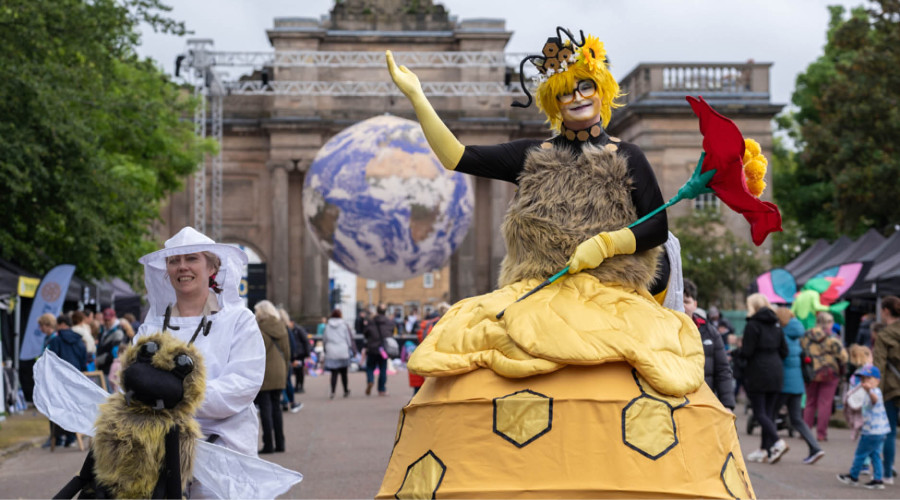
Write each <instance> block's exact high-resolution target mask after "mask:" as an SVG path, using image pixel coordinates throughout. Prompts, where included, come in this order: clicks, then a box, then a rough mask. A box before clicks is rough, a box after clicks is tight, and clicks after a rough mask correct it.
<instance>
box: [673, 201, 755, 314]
mask: <svg viewBox="0 0 900 500" xmlns="http://www.w3.org/2000/svg"><path fill="white" fill-rule="evenodd" d="M672 233H673V234H675V236H676V237H678V240H679V242H680V243H681V266H682V273H683V274H684V277H685V278H689V279H690V280H691V281H693V282H694V283H696V284H697V288H698V289H699V290H698V295H700V297H698V301H699V303H700V304H702V305H704V306H705V305H711V304H719V305H722V306H727V307H731V308H732V309H738V308H740V306H741V301H743V297H744V289H745V288H746V286H747V284H749V283H750V281H751V280H753V279H754V278H756V276H758V275H759V274H760V273H761V272H762V263H760V262H759V260H757V257H756V251H755V250H754V247H753V246H752V245H751V244H750V243H749V242H747V241H746V240H744V239H741V238H738V237H737V236H735V235H734V233H732V232H731V230H729V229H728V228H727V227H726V226H725V224H724V223H723V222H722V215H721V214H720V213H719V211H718V210H695V211H694V213H692V214H691V215H688V216H685V217H679V218H677V219H675V220H674V221H673V223H672Z"/></svg>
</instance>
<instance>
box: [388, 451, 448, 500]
mask: <svg viewBox="0 0 900 500" xmlns="http://www.w3.org/2000/svg"><path fill="white" fill-rule="evenodd" d="M445 472H447V466H445V465H444V463H443V462H441V460H440V459H439V458H438V457H437V455H435V454H434V452H433V451H431V450H428V452H427V453H425V454H424V455H422V456H421V457H420V458H419V459H418V460H416V461H415V462H413V463H412V465H410V466H409V467H408V468H407V469H406V477H404V478H403V484H401V485H400V489H399V490H397V493H396V494H394V496H395V497H396V498H434V497H435V495H436V494H437V490H438V488H440V487H441V481H443V480H444V473H445Z"/></svg>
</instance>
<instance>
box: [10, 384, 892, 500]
mask: <svg viewBox="0 0 900 500" xmlns="http://www.w3.org/2000/svg"><path fill="white" fill-rule="evenodd" d="M388 380H389V382H388V390H389V392H390V395H389V396H387V397H378V396H370V397H366V396H365V394H364V389H365V375H364V374H362V373H351V374H350V383H351V391H352V394H351V396H350V397H349V398H347V399H344V398H342V397H340V388H339V389H338V392H339V394H338V397H337V398H336V399H334V400H329V399H328V386H327V384H328V381H327V378H325V377H317V378H307V384H306V385H307V388H306V389H307V392H306V394H303V395H299V396H301V400H302V401H303V403H304V405H305V406H304V408H303V410H302V411H300V412H299V413H296V414H290V413H285V414H284V417H285V429H286V434H287V452H286V453H279V454H274V455H268V456H266V459H269V460H271V461H274V462H277V463H279V464H281V465H283V466H285V467H288V468H291V469H294V470H297V471H300V472H302V473H303V474H304V476H305V479H304V480H303V481H302V482H301V483H300V484H298V485H296V486H294V488H293V489H291V490H290V491H289V492H288V493H287V495H285V497H286V498H371V497H372V496H373V495H374V494H375V492H376V491H377V490H378V487H379V485H380V483H381V478H382V475H383V474H384V470H385V468H386V466H387V461H388V458H389V455H390V452H391V446H392V443H393V438H394V432H395V430H396V426H397V417H398V411H399V410H400V408H401V407H402V406H403V405H404V404H406V403H407V401H408V399H409V397H410V395H411V392H410V389H409V387H408V386H407V379H406V373H405V372H400V373H398V374H397V375H395V376H391V377H389V378H388ZM738 413H739V417H738V428H739V429H741V432H740V437H741V441H742V444H743V447H744V451H745V452H747V451H750V450H752V449H753V448H754V447H755V446H758V445H759V428H757V429H756V432H755V434H754V435H753V436H747V435H746V433H745V432H744V416H743V414H742V412H741V411H739V412H738ZM782 434H784V436H785V438H786V439H787V441H788V444H789V445H790V446H791V450H790V451H789V452H788V453H787V454H786V455H785V456H784V458H783V459H782V460H781V462H780V463H778V464H775V465H768V464H748V466H749V471H750V476H751V480H752V482H753V486H754V488H755V490H756V493H757V496H758V497H759V498H900V485H897V486H893V487H891V486H888V487H887V488H886V489H885V490H883V491H873V490H867V489H864V488H853V487H850V486H845V485H842V484H840V483H838V482H837V480H836V479H835V474H837V473H839V472H845V471H846V470H848V469H849V467H850V462H851V460H852V456H853V450H854V449H855V443H854V442H852V441H851V440H850V433H849V431H846V430H843V429H830V430H829V441H828V442H827V443H823V447H824V449H825V450H826V452H827V455H826V456H825V457H824V458H823V459H822V460H821V461H819V463H818V464H816V465H814V466H807V465H803V464H802V463H801V460H802V459H803V458H804V457H805V456H806V454H807V451H806V445H805V444H804V443H803V442H802V440H800V439H799V438H794V439H791V438H787V433H786V431H782ZM84 455H85V454H84V453H83V452H79V451H78V450H77V449H76V448H68V449H57V451H56V452H54V453H52V454H51V453H50V451H49V450H46V449H40V448H31V449H28V450H25V451H22V452H19V453H17V454H15V455H13V456H12V457H9V458H7V459H6V460H5V461H3V462H0V498H49V497H51V496H53V495H54V494H55V493H56V492H57V491H58V490H59V489H60V488H61V487H62V486H63V484H65V483H66V481H68V479H69V478H71V476H72V475H73V474H75V473H76V472H77V471H78V469H79V468H80V466H81V463H82V461H83V460H84Z"/></svg>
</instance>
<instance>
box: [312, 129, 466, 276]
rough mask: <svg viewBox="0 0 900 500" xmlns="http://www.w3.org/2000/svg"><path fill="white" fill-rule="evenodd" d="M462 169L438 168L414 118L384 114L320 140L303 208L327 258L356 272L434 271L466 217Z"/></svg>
mask: <svg viewBox="0 0 900 500" xmlns="http://www.w3.org/2000/svg"><path fill="white" fill-rule="evenodd" d="M473 204H474V196H473V193H472V189H471V188H470V187H469V180H468V179H467V178H466V176H465V175H464V174H461V173H457V172H453V171H451V170H446V169H444V168H443V167H442V166H441V164H440V162H439V161H438V159H437V157H435V156H434V153H432V151H431V148H430V147H429V146H428V143H427V142H426V141H425V136H424V134H423V133H422V128H421V127H420V126H419V124H418V123H416V122H413V121H410V120H405V119H403V118H398V117H396V116H390V115H384V116H378V117H375V118H370V119H368V120H365V121H363V122H360V123H357V124H356V125H353V126H352V127H349V128H347V129H346V130H344V131H342V132H341V133H339V134H337V135H336V136H334V138H332V139H331V140H330V141H328V143H326V144H325V145H324V146H323V147H322V149H321V150H319V153H318V154H317V155H316V158H315V159H314V160H313V163H312V165H311V166H310V168H309V171H308V172H307V173H306V181H305V183H304V186H303V211H304V214H306V223H307V226H308V228H309V230H310V232H311V233H312V234H313V235H314V236H315V238H314V240H315V241H316V243H317V244H318V246H319V248H321V249H322V250H323V251H324V252H325V253H326V254H327V255H328V257H329V258H330V259H332V260H333V261H335V262H337V263H338V264H340V265H341V266H342V267H344V268H345V269H347V270H349V271H351V272H353V273H356V274H357V275H359V276H362V277H364V278H368V279H373V280H378V281H399V280H405V279H408V278H412V277H414V276H418V275H420V274H422V273H426V272H429V271H434V270H437V269H440V268H441V267H443V266H444V264H445V263H446V262H447V259H448V258H449V257H450V255H451V254H452V253H453V251H454V250H456V247H457V246H458V245H459V244H460V242H462V240H463V238H464V237H465V236H466V232H467V231H468V229H469V223H470V222H471V221H472V209H473Z"/></svg>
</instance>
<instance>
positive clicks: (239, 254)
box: [138, 226, 247, 316]
mask: <svg viewBox="0 0 900 500" xmlns="http://www.w3.org/2000/svg"><path fill="white" fill-rule="evenodd" d="M198 252H212V253H213V254H215V255H217V256H218V257H219V260H221V266H220V267H219V272H218V273H217V274H216V283H218V285H219V286H220V287H221V288H222V293H220V294H216V295H217V297H216V298H217V300H218V302H219V307H220V308H221V309H225V308H229V307H244V302H243V300H241V297H240V292H239V286H240V280H241V276H242V275H243V272H244V266H246V265H247V254H246V253H244V251H243V250H241V249H240V248H238V247H235V246H231V245H223V244H220V243H216V242H215V241H213V240H212V238H210V237H209V236H206V235H205V234H203V233H201V232H200V231H197V230H196V229H194V228H192V227H190V226H187V227H185V228H183V229H182V230H181V231H178V234H176V235H175V236H172V237H171V238H169V239H168V240H167V241H166V243H165V245H164V246H163V248H162V249H161V250H157V251H155V252H153V253H149V254H147V255H145V256H143V257H141V258H140V259H139V260H138V262H140V263H141V264H143V265H144V284H145V285H146V286H147V294H148V296H149V301H150V312H149V313H148V315H150V316H162V315H163V314H165V311H166V307H167V306H169V305H170V304H175V289H174V288H173V287H172V283H171V282H169V277H168V276H167V275H166V259H168V258H169V257H171V256H173V255H184V254H189V253H198Z"/></svg>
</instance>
